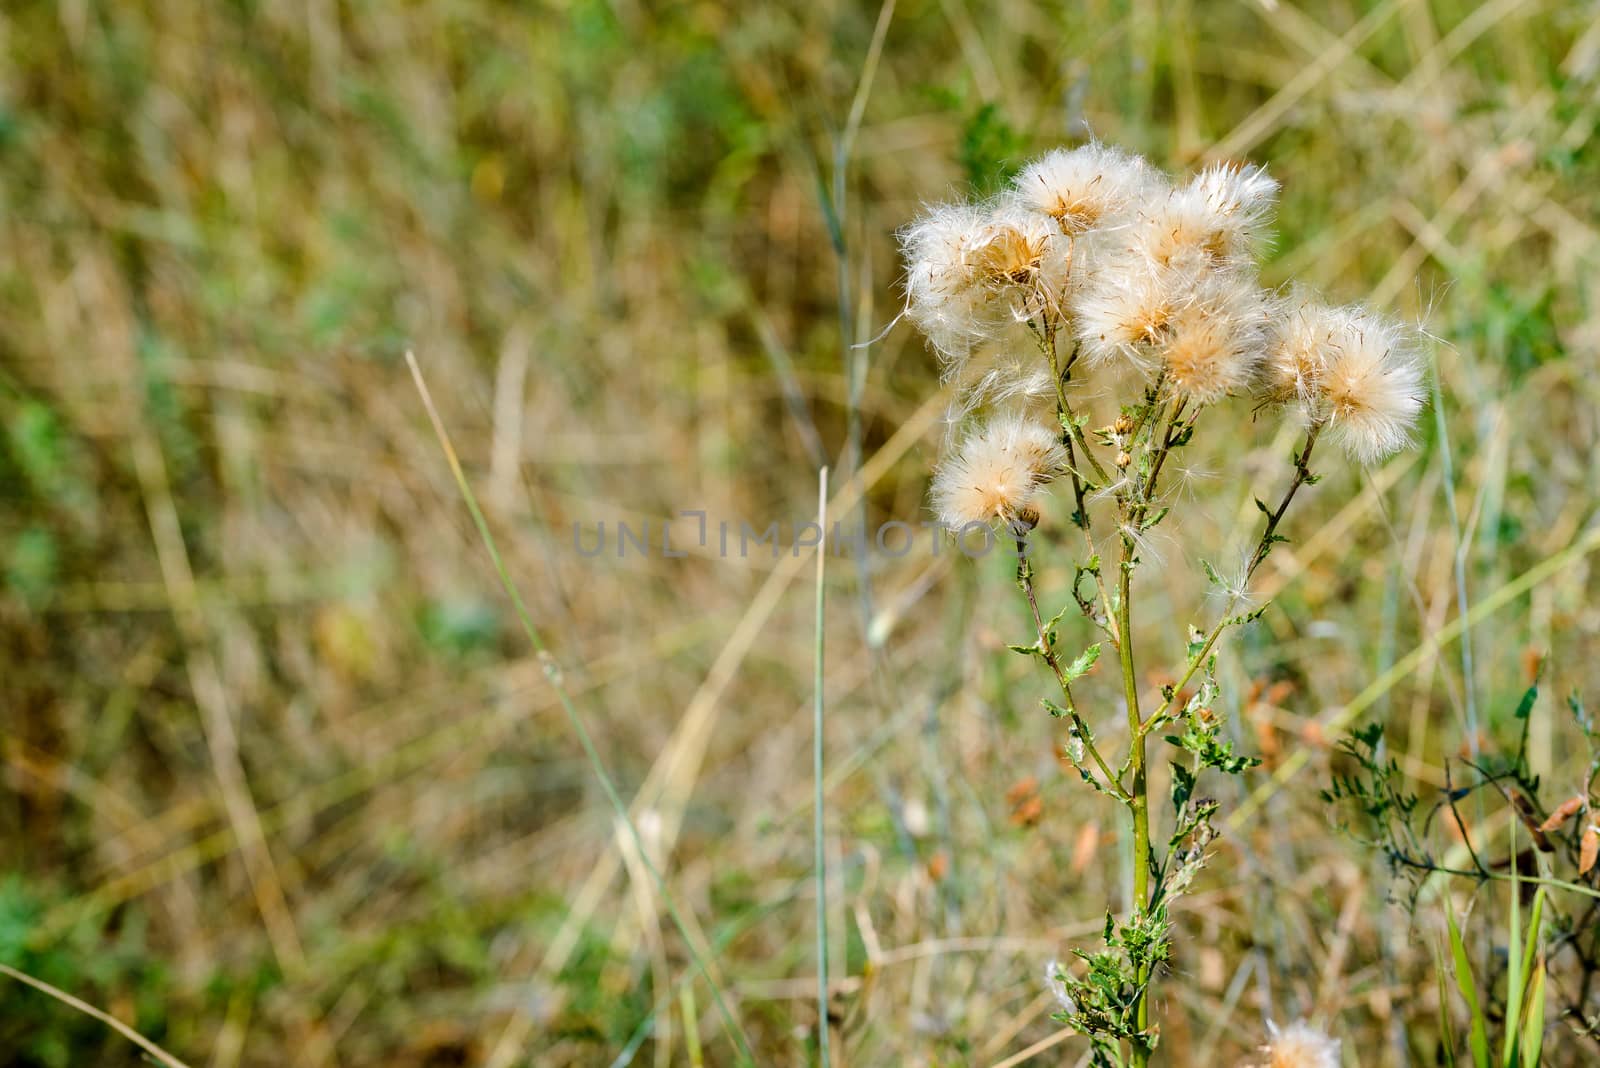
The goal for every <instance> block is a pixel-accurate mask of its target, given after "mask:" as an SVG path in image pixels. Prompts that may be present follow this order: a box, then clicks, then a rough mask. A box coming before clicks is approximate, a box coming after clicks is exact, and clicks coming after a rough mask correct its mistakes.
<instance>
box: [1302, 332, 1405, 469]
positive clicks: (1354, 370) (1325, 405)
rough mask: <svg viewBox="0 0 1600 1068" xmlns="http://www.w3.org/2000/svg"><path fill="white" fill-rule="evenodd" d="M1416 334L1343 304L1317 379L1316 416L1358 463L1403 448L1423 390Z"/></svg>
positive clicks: (1387, 454) (1372, 459) (1380, 457)
mask: <svg viewBox="0 0 1600 1068" xmlns="http://www.w3.org/2000/svg"><path fill="white" fill-rule="evenodd" d="M1425 388H1426V387H1425V383H1424V381H1423V364H1422V353H1421V349H1420V345H1419V344H1418V336H1417V334H1416V333H1415V331H1413V330H1411V329H1409V328H1407V327H1406V326H1405V325H1403V324H1402V323H1400V322H1398V321H1396V320H1394V319H1390V318H1387V317H1386V316H1382V315H1379V314H1378V313H1377V312H1374V311H1371V310H1370V309H1366V308H1347V309H1344V316H1343V321H1342V322H1341V323H1340V324H1339V329H1338V330H1337V332H1336V333H1335V334H1334V337H1333V342H1332V344H1331V345H1330V346H1329V348H1328V352H1327V359H1326V363H1325V365H1324V366H1323V369H1322V374H1321V379H1320V381H1319V382H1318V383H1317V393H1316V399H1315V402H1314V404H1315V408H1314V409H1313V410H1314V412H1315V413H1316V415H1317V416H1320V417H1321V418H1324V419H1326V420H1327V425H1328V428H1329V430H1330V431H1331V432H1332V433H1333V435H1334V438H1335V440H1337V441H1338V442H1339V444H1340V445H1341V446H1343V447H1344V449H1345V451H1346V452H1348V453H1349V454H1350V455H1351V456H1352V457H1353V458H1355V459H1356V460H1357V461H1359V462H1361V463H1375V462H1376V461H1378V460H1381V459H1383V458H1384V457H1386V456H1389V455H1390V454H1392V453H1395V452H1398V451H1399V450H1400V449H1403V448H1405V446H1406V445H1408V444H1410V441H1411V430H1412V427H1413V426H1414V425H1415V424H1416V421H1417V413H1418V412H1420V411H1421V410H1422V402H1423V398H1424V395H1425Z"/></svg>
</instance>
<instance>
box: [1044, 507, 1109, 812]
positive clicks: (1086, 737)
mask: <svg viewBox="0 0 1600 1068" xmlns="http://www.w3.org/2000/svg"><path fill="white" fill-rule="evenodd" d="M1027 553H1028V543H1027V541H1026V540H1024V539H1023V538H1018V539H1017V585H1019V586H1021V587H1022V592H1023V594H1024V595H1026V596H1027V598H1028V609H1029V611H1031V612H1032V613H1033V625H1034V626H1035V627H1036V628H1037V629H1038V631H1039V649H1040V650H1041V655H1042V656H1043V657H1044V662H1045V663H1046V664H1049V665H1050V670H1051V671H1052V672H1054V673H1055V677H1056V682H1057V683H1059V684H1060V685H1061V698H1062V700H1063V701H1064V702H1065V704H1066V709H1067V716H1068V717H1069V718H1070V719H1071V720H1072V725H1073V727H1074V728H1076V729H1077V731H1078V737H1079V738H1081V739H1082V740H1083V748H1084V750H1085V751H1086V752H1087V753H1088V754H1089V755H1090V756H1091V757H1093V758H1094V762H1095V765H1096V766H1097V767H1098V768H1099V769H1100V773H1101V774H1102V775H1104V776H1105V777H1106V789H1107V790H1109V791H1110V793H1111V795H1112V796H1113V797H1115V798H1117V800H1119V801H1122V802H1125V803H1126V802H1127V801H1129V800H1130V798H1129V796H1128V791H1126V790H1124V789H1123V788H1122V782H1121V780H1119V779H1118V778H1117V777H1116V775H1114V774H1113V773H1112V771H1111V768H1110V766H1109V765H1107V764H1106V761H1105V758H1104V757H1102V756H1101V755H1100V750H1099V749H1097V748H1096V747H1095V744H1094V735H1093V734H1091V733H1090V731H1089V727H1088V724H1086V723H1084V722H1083V718H1082V717H1081V716H1080V715H1078V705H1077V702H1076V701H1074V700H1073V699H1072V684H1071V683H1070V682H1068V681H1067V675H1066V672H1064V671H1062V670H1061V658H1060V657H1058V656H1056V650H1055V643H1054V642H1052V641H1051V640H1050V633H1049V631H1048V630H1046V628H1045V625H1044V616H1043V615H1041V614H1040V612H1039V598H1038V597H1037V596H1036V595H1035V594H1034V592H1033V565H1032V564H1031V563H1029V562H1028V555H1027ZM1074 763H1076V762H1074Z"/></svg>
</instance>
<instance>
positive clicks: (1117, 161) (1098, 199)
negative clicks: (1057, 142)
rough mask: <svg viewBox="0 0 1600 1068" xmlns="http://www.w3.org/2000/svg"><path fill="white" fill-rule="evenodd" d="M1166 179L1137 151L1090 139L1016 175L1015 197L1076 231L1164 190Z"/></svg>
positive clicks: (1063, 227)
mask: <svg viewBox="0 0 1600 1068" xmlns="http://www.w3.org/2000/svg"><path fill="white" fill-rule="evenodd" d="M1165 188H1166V179H1165V177H1164V176H1163V175H1161V173H1160V172H1158V171H1157V170H1156V169H1155V168H1153V167H1151V166H1150V165H1149V164H1148V163H1146V162H1145V161H1144V159H1142V158H1141V157H1139V156H1135V155H1132V154H1130V153H1127V152H1124V151H1122V150H1121V149H1118V148H1111V147H1108V146H1106V145H1102V144H1099V143H1098V142H1092V143H1090V144H1087V145H1083V146H1081V147H1079V148H1074V149H1062V148H1058V149H1056V150H1055V151H1053V152H1050V153H1048V154H1046V155H1045V156H1043V157H1041V158H1040V159H1037V160H1035V161H1034V162H1033V163H1030V164H1029V165H1028V166H1027V167H1025V168H1023V170H1022V173H1021V174H1019V175H1017V179H1016V183H1015V190H1016V195H1017V197H1018V198H1019V199H1020V200H1021V201H1022V203H1023V204H1025V205H1026V206H1027V207H1029V208H1031V209H1032V210H1034V211H1037V212H1039V213H1041V214H1043V215H1046V216H1049V217H1050V218H1051V219H1054V220H1055V222H1056V225H1057V226H1059V227H1060V228H1061V232H1062V233H1064V234H1069V235H1075V234H1081V233H1084V232H1085V231H1088V230H1092V229H1094V228H1096V227H1099V226H1103V225H1106V224H1107V223H1108V222H1110V221H1112V220H1114V219H1116V218H1118V217H1120V216H1122V215H1124V214H1126V213H1128V212H1129V211H1131V210H1133V209H1135V208H1137V206H1138V205H1139V204H1141V203H1143V202H1144V201H1146V200H1149V199H1151V198H1152V197H1153V196H1156V195H1159V194H1161V193H1163V192H1164V191H1165Z"/></svg>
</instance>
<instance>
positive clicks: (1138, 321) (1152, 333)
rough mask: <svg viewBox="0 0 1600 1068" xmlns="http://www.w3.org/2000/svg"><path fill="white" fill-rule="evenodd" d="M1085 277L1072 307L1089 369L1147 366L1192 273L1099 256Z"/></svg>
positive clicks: (1122, 256) (1131, 257) (1125, 256)
mask: <svg viewBox="0 0 1600 1068" xmlns="http://www.w3.org/2000/svg"><path fill="white" fill-rule="evenodd" d="M1085 273H1086V275H1087V277H1086V279H1085V281H1084V284H1083V286H1082V287H1081V289H1080V290H1079V291H1078V292H1077V293H1076V294H1075V295H1074V299H1073V302H1072V312H1073V317H1074V326H1075V328H1076V330H1077V335H1078V342H1079V344H1081V345H1082V346H1083V354H1084V356H1085V357H1087V359H1088V360H1089V362H1090V364H1091V365H1097V366H1098V365H1104V364H1108V363H1112V362H1115V361H1118V360H1125V361H1128V362H1131V363H1132V364H1134V365H1135V366H1138V367H1141V368H1144V367H1148V366H1149V363H1150V359H1151V357H1152V353H1153V350H1154V347H1155V346H1156V345H1157V344H1158V343H1159V342H1160V341H1161V339H1162V338H1163V337H1165V336H1166V332H1167V330H1168V329H1169V328H1170V326H1171V324H1172V317H1173V315H1174V314H1175V313H1176V311H1177V308H1178V305H1179V304H1180V303H1181V302H1182V301H1183V300H1184V299H1185V297H1186V296H1187V294H1188V293H1189V291H1190V289H1191V288H1192V286H1193V283H1194V272H1193V271H1191V270H1187V269H1184V268H1178V267H1164V266H1161V265H1159V264H1154V263H1151V262H1149V261H1148V260H1145V259H1143V258H1141V257H1139V256H1137V255H1135V254H1132V253H1128V252H1126V251H1124V252H1121V253H1111V254H1104V253H1102V254H1098V255H1096V256H1095V257H1094V258H1093V260H1092V261H1091V262H1090V263H1089V264H1087V265H1086V267H1085Z"/></svg>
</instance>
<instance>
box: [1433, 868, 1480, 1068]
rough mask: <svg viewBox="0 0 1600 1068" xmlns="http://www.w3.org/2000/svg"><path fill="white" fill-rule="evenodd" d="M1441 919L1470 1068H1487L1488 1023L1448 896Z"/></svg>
mask: <svg viewBox="0 0 1600 1068" xmlns="http://www.w3.org/2000/svg"><path fill="white" fill-rule="evenodd" d="M1444 918H1445V922H1446V923H1447V924H1448V925H1449V928H1450V956H1451V959H1452V960H1453V961H1454V962H1455V973H1456V989H1457V990H1459V991H1461V997H1462V998H1463V999H1464V1000H1465V1001H1466V1003H1467V1015H1468V1017H1470V1018H1471V1021H1472V1027H1471V1030H1470V1031H1468V1033H1467V1046H1468V1048H1469V1049H1470V1050H1471V1051H1472V1063H1473V1065H1474V1068H1489V1022H1488V1020H1486V1019H1485V1018H1484V1015H1483V1008H1482V1005H1481V1004H1480V1002H1479V1000H1478V983H1477V981H1476V980H1475V979H1473V977H1472V964H1471V962H1470V961H1468V960H1467V947H1466V944H1465V943H1463V942H1462V940H1461V928H1460V927H1459V926H1457V925H1456V912H1455V907H1454V906H1453V905H1451V904H1450V895H1448V894H1446V895H1445V896H1444Z"/></svg>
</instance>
